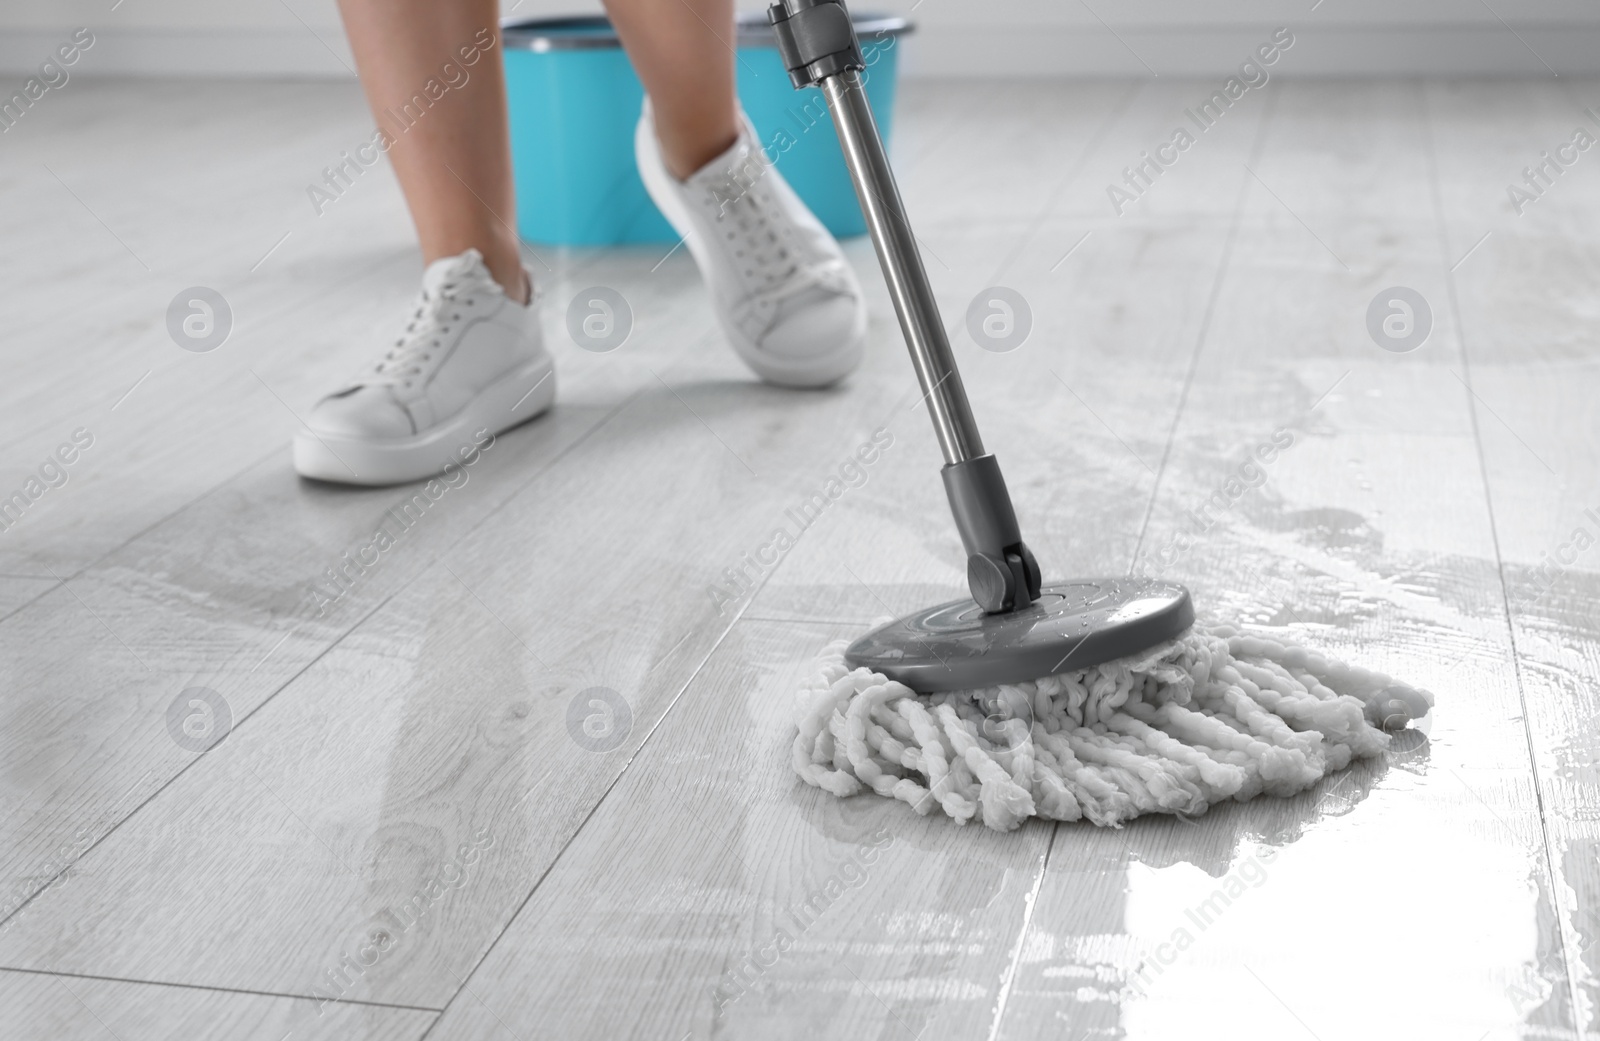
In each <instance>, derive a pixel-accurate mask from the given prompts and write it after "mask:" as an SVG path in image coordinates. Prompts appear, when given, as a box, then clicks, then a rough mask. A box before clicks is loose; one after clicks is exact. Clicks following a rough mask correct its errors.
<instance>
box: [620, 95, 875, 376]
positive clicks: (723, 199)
mask: <svg viewBox="0 0 1600 1041" xmlns="http://www.w3.org/2000/svg"><path fill="white" fill-rule="evenodd" d="M739 122H740V132H739V140H738V141H736V142H734V145H733V147H732V148H729V149H728V150H727V151H726V152H724V153H723V154H722V155H719V156H718V157H717V158H715V159H713V160H711V162H709V163H707V164H706V165H705V166H703V167H701V168H700V169H699V170H698V171H696V172H695V173H694V174H692V175H690V177H689V179H688V180H687V181H679V180H678V179H677V178H675V177H673V176H672V174H671V173H669V172H668V171H667V168H666V165H665V164H664V163H663V162H662V159H661V146H660V144H659V143H658V142H657V141H656V134H655V120H654V119H653V118H652V115H651V111H650V102H649V100H648V99H646V101H645V105H644V112H643V114H642V115H640V117H639V125H638V127H637V129H636V130H635V131H634V140H633V147H634V154H635V157H636V158H637V160H638V163H639V176H640V178H641V179H642V180H643V181H644V186H645V188H646V190H648V191H649V192H650V198H652V199H653V200H655V204H656V206H657V207H658V208H659V209H660V210H661V212H662V213H663V214H664V215H665V216H666V218H667V220H668V221H670V222H671V224H672V226H673V227H674V228H675V229H677V232H678V234H679V235H683V236H685V238H686V240H687V243H688V246H689V252H690V253H691V254H693V255H694V259H695V263H696V264H697V265H699V268H700V274H701V275H702V276H703V277H704V278H705V280H706V286H707V288H708V289H709V290H710V293H711V303H712V306H713V307H714V308H715V309H716V312H717V319H718V320H719V321H720V323H721V325H722V330H723V333H724V334H725V335H726V336H727V337H728V339H729V341H731V342H732V344H733V348H734V350H736V351H738V353H739V356H740V357H741V358H743V359H744V361H745V364H747V365H749V366H750V368H752V369H754V370H755V372H756V375H758V376H760V377H761V378H762V379H764V380H766V381H767V382H769V383H776V384H780V385H782V386H786V387H824V386H827V385H828V384H830V383H834V382H836V381H837V380H839V379H841V378H842V377H844V376H845V375H847V374H848V373H849V372H851V371H852V370H853V369H855V367H856V366H857V365H859V364H861V356H862V345H863V343H864V341H865V339H866V331H867V312H866V307H865V305H864V303H863V301H862V297H861V286H860V283H858V282H857V281H856V276H855V272H854V271H853V270H852V269H851V267H850V265H849V263H848V262H847V261H846V260H845V259H844V253H843V252H842V251H840V249H839V243H838V242H836V241H834V238H833V236H832V235H830V234H828V230H827V229H826V228H824V227H823V226H822V223H821V222H820V221H818V220H817V218H816V217H815V216H813V215H812V213H811V211H810V210H809V209H807V208H806V204H805V203H803V202H801V201H800V198H799V196H797V195H795V193H794V190H793V189H792V188H790V187H789V185H788V183H787V182H785V181H784V179H783V176H782V175H781V174H779V173H778V171H777V169H775V168H774V167H773V165H772V164H771V163H770V162H768V161H767V157H766V156H765V154H763V153H762V151H761V146H760V143H759V142H758V140H757V138H756V134H755V130H754V128H752V127H751V126H750V121H749V120H748V119H746V118H745V116H744V114H743V113H740V115H739Z"/></svg>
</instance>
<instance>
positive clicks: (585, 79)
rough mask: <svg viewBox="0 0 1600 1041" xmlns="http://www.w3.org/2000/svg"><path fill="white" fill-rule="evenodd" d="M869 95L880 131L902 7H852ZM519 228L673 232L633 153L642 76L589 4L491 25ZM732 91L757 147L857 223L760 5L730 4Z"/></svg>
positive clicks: (818, 107)
mask: <svg viewBox="0 0 1600 1041" xmlns="http://www.w3.org/2000/svg"><path fill="white" fill-rule="evenodd" d="M854 19H855V27H856V35H857V36H858V37H860V39H861V50H862V52H863V53H864V54H865V56H866V60H867V70H866V72H864V73H863V74H862V75H863V78H864V79H865V80H866V83H867V99H868V101H869V102H870V103H871V105H872V115H873V118H874V119H876V120H877V123H878V129H879V131H880V132H881V133H882V134H883V138H884V141H885V142H886V143H887V141H888V138H889V128H890V123H891V112H892V110H893V107H894V90H895V72H896V69H897V68H898V64H899V48H898V46H897V42H898V40H899V39H900V37H901V36H903V35H905V34H906V33H908V32H910V30H911V24H910V23H909V22H908V21H906V20H905V19H903V18H889V17H875V16H871V15H856V16H854ZM501 33H502V38H503V41H504V52H505V63H506V90H507V94H508V99H509V103H510V118H511V162H512V167H513V170H514V173H515V177H516V192H517V213H518V217H517V230H518V232H519V233H521V235H522V237H523V238H524V239H527V240H528V241H529V242H538V243H543V244H547V245H554V246H610V245H615V244H618V243H625V242H659V243H674V242H677V241H678V235H677V234H676V233H675V232H674V231H673V230H672V226H671V225H670V224H668V223H667V219H666V218H665V217H663V216H662V215H661V211H659V210H657V209H656V207H655V204H654V203H652V202H651V201H650V196H649V195H648V194H646V192H645V189H644V184H643V183H642V182H641V181H640V180H639V171H638V168H637V167H636V166H635V164H634V159H633V130H634V125H635V124H636V123H637V122H638V121H639V108H640V106H641V104H642V103H643V101H644V87H643V85H642V84H640V82H639V78H638V76H636V75H635V74H634V71H633V66H631V65H630V64H629V63H628V58H627V55H626V54H624V53H623V50H622V45H621V43H620V42H619V41H618V39H617V34H616V32H615V31H614V30H613V29H612V28H611V23H610V22H609V21H607V20H606V19H605V18H602V17H599V16H593V17H578V18H541V19H533V20H528V21H518V22H507V23H506V24H505V25H503V26H501ZM738 53H739V63H738V79H739V102H740V104H742V105H743V106H744V110H745V114H746V115H748V116H749V117H750V122H751V123H752V124H753V125H754V126H755V129H756V134H757V136H759V137H760V139H761V145H762V149H763V150H764V151H765V152H766V154H767V156H768V157H769V158H770V159H772V160H773V161H774V162H775V163H776V164H777V166H778V169H779V170H781V171H782V172H783V176H784V179H785V180H787V181H788V182H789V184H790V186H792V187H793V188H794V190H795V192H796V193H797V194H798V195H799V196H800V198H801V199H803V200H805V203H806V205H807V206H809V207H811V212H813V213H815V214H816V215H817V218H818V219H819V220H821V221H822V223H823V224H824V225H825V226H826V227H827V228H828V230H829V231H831V232H833V234H834V235H835V236H837V237H839V238H845V237H848V236H851V235H861V234H864V233H865V232H866V230H867V226H866V222H865V221H864V220H863V219H862V216H861V208H860V207H859V206H858V205H857V203H856V196H855V189H854V188H853V187H852V186H851V184H850V172H849V171H848V170H847V169H846V168H845V165H844V158H843V157H842V156H841V155H840V152H839V140H838V138H837V137H836V136H835V135H834V131H833V121H832V120H831V119H830V118H829V117H828V107H827V103H826V101H825V100H824V98H823V96H822V92H821V91H820V90H815V89H807V90H795V89H794V86H793V85H792V84H791V83H790V82H789V74H788V73H787V72H786V71H784V68H783V62H782V61H780V60H779V58H778V50H777V43H776V41H775V40H774V39H773V35H772V28H771V26H770V25H768V24H767V20H766V16H765V15H762V14H744V15H740V16H739V47H738Z"/></svg>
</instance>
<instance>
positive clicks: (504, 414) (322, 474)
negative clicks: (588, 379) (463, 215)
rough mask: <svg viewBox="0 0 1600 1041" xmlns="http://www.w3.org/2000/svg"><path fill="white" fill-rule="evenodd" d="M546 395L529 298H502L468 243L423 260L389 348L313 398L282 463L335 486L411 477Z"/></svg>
mask: <svg viewBox="0 0 1600 1041" xmlns="http://www.w3.org/2000/svg"><path fill="white" fill-rule="evenodd" d="M529 282H530V284H531V282H532V279H531V278H530V279H529ZM555 396H556V375H555V363H554V362H553V361H552V360H551V358H550V355H549V354H548V353H546V351H545V349H544V336H543V333H542V332H541V331H540V329H539V313H538V307H537V300H536V299H535V300H530V301H529V302H528V303H527V305H526V306H524V305H523V304H519V303H517V302H516V301H515V300H512V299H510V298H509V297H507V296H506V294H505V292H504V290H502V289H501V288H500V285H499V283H497V282H496V281H495V280H494V278H493V276H491V275H490V274H489V269H488V268H486V267H484V265H483V257H482V256H481V255H480V254H479V253H478V251H477V250H475V249H469V250H467V251H466V252H465V253H462V254H461V255H460V256H455V257H445V258H443V259H440V260H436V261H434V262H433V263H432V264H429V265H428V270H427V271H426V272H424V273H423V276H422V292H421V293H420V294H419V295H418V297H417V309H416V313H414V314H413V315H412V316H411V321H410V322H409V323H408V324H407V325H406V328H405V332H404V333H403V334H402V335H401V337H400V338H399V339H398V340H396V341H395V343H394V346H393V347H391V348H390V349H389V350H388V352H387V353H385V354H384V356H383V357H382V358H380V359H378V361H377V363H376V364H375V365H372V366H370V367H368V368H367V369H365V370H363V371H362V372H360V373H359V374H357V376H356V377H355V378H354V379H352V380H351V381H350V383H349V384H348V385H347V386H345V387H344V388H342V389H340V390H337V391H335V392H333V393H332V394H330V395H328V396H327V397H325V398H323V399H322V400H321V401H319V402H317V404H316V406H315V407H314V408H313V409H312V410H311V414H310V415H309V416H308V417H307V419H306V426H307V427H309V428H310V429H309V430H301V431H300V432H299V433H298V434H296V435H295V439H294V468H295V470H297V471H298V472H299V473H301V474H302V475H304V476H306V477H316V478H320V479H321V480H324V481H338V482H340V483H342V484H370V485H380V484H397V483H399V482H402V481H415V480H420V479H421V478H424V477H430V476H432V475H434V474H437V473H439V472H440V471H441V470H443V469H444V467H445V464H447V463H450V462H460V455H461V451H462V450H463V449H464V448H466V449H470V448H471V446H473V445H474V444H475V443H476V440H477V439H478V438H482V437H485V436H488V435H489V434H498V433H499V432H500V431H502V430H506V429H508V428H510V427H513V426H516V425H517V424H518V423H521V422H523V421H525V420H528V419H531V418H533V417H534V416H536V415H538V414H539V413H541V412H543V411H544V410H545V409H547V408H549V407H550V403H551V402H552V401H554V400H555ZM475 435H476V436H475Z"/></svg>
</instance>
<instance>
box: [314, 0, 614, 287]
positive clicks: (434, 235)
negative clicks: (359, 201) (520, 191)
mask: <svg viewBox="0 0 1600 1041" xmlns="http://www.w3.org/2000/svg"><path fill="white" fill-rule="evenodd" d="M636 2H637V0H636ZM339 10H340V13H341V15H343V18H344V25H345V31H346V33H347V34H348V35H349V37H350V46H351V48H352V49H353V50H354V51H355V55H356V65H357V67H358V68H359V69H360V72H361V84H362V87H363V88H364V89H365V90H366V94H367V101H368V103H369V104H370V105H371V106H372V112H373V115H374V116H375V118H376V119H377V122H378V126H379V127H380V128H382V129H384V130H387V131H388V132H389V133H390V134H391V135H392V136H393V137H394V139H395V140H394V146H393V147H392V148H390V150H389V161H390V162H391V163H392V164H393V165H394V171H395V176H396V177H398V178H399V180H400V188H401V190H402V191H403V192H404V193H405V197H406V205H407V206H409V207H410V209H411V219H412V221H413V222H414V223H415V224H416V226H417V238H418V240H419V241H420V243H421V245H422V258H423V262H424V263H432V262H433V261H435V260H438V259H439V258H440V257H451V256H455V255H456V254H459V253H462V252H464V251H466V250H468V249H477V250H478V252H479V253H482V254H483V259H484V264H485V265H486V266H487V267H488V269H489V272H490V274H492V275H493V276H494V278H495V281H497V282H499V283H500V285H501V287H502V288H504V289H505V291H506V294H507V295H508V296H510V297H511V298H512V299H514V300H518V301H526V300H527V298H528V289H529V287H528V286H527V285H525V284H524V279H523V274H522V260H521V257H520V255H519V253H518V245H519V244H518V241H517V235H516V232H515V231H513V230H512V229H514V228H515V227H516V204H515V200H514V198H513V194H512V182H511V148H510V144H509V142H508V134H507V130H506V91H505V76H504V70H503V68H502V66H501V59H500V43H499V39H500V30H499V10H498V7H497V5H496V3H495V0H339ZM485 39H493V40H494V45H493V46H492V47H489V48H484V47H482V46H481V43H482V41H483V40H485ZM463 48H466V49H467V50H468V52H469V54H470V53H471V52H472V51H474V50H476V51H477V54H478V57H477V59H476V61H475V62H474V63H473V64H471V65H468V64H466V63H465V62H464V61H463V58H462V53H461V52H462V49H463ZM447 63H448V64H449V65H450V66H451V68H449V69H446V68H445V66H446V64H447ZM430 80H431V81H433V82H434V83H435V84H436V85H435V86H434V87H433V88H432V90H433V92H434V93H438V91H439V89H440V87H441V86H443V87H445V88H446V91H445V93H444V94H443V95H442V96H441V97H439V98H438V99H437V100H436V101H433V103H432V104H431V106H429V107H427V108H426V109H425V110H423V111H422V114H421V115H416V114H415V113H417V112H418V111H419V109H420V108H421V106H420V105H419V103H418V99H421V101H422V102H428V101H431V100H432V99H430V98H429V95H428V93H427V89H426V88H427V84H428V83H429V81H430ZM452 81H453V82H454V83H455V84H457V85H451V84H452ZM407 106H410V112H409V113H406V116H405V118H406V119H408V120H414V122H412V123H411V125H410V126H409V127H408V128H407V129H405V130H404V131H403V132H402V131H401V129H400V127H401V125H402V124H401V122H400V121H399V117H398V116H396V115H391V113H402V112H403V111H404V110H405V109H406V107H407Z"/></svg>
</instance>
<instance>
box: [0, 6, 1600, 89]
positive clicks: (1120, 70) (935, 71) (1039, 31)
mask: <svg viewBox="0 0 1600 1041" xmlns="http://www.w3.org/2000/svg"><path fill="white" fill-rule="evenodd" d="M1271 28H1272V27H1270V26H1265V25H1248V26H1243V25H1240V26H1190V27H1182V26H1180V27H1163V28H1160V29H1135V28H1127V29H1123V28H1118V29H1117V35H1116V36H1113V35H1112V34H1111V33H1109V32H1108V31H1106V30H1105V29H1104V28H1101V27H1098V26H1096V27H1093V28H1082V27H1076V26H1065V25H1058V24H1037V25H1027V26H1016V25H1010V26H994V25H976V24H974V25H955V24H938V25H933V26H926V27H923V28H921V29H919V30H918V31H917V32H916V33H915V34H913V35H912V36H911V37H909V38H908V39H907V40H906V41H905V59H904V61H905V64H904V73H905V75H907V76H914V77H924V76H925V77H944V76H953V77H994V76H1001V77H1016V76H1024V77H1107V76H1133V77H1140V76H1150V75H1151V74H1152V73H1151V70H1154V72H1155V73H1157V74H1159V75H1162V76H1214V75H1219V74H1226V73H1228V72H1230V71H1231V70H1233V69H1234V68H1235V67H1236V66H1237V65H1238V64H1239V63H1240V62H1241V61H1244V60H1245V58H1246V57H1247V56H1248V55H1249V54H1250V52H1251V50H1253V49H1254V48H1255V46H1256V45H1257V44H1258V43H1260V42H1261V41H1262V40H1264V39H1265V38H1266V37H1267V36H1268V35H1269V34H1270V32H1271ZM1290 28H1291V29H1292V30H1293V31H1294V33H1295V43H1294V46H1293V48H1291V49H1290V50H1289V51H1288V52H1286V53H1285V54H1284V55H1283V57H1282V59H1281V60H1280V61H1279V62H1278V63H1277V65H1276V66H1274V68H1273V70H1272V71H1273V72H1274V73H1275V74H1277V75H1281V76H1402V77H1412V76H1549V75H1551V70H1552V69H1553V70H1554V71H1555V72H1559V73H1560V74H1561V75H1562V76H1593V75H1600V21H1597V22H1596V23H1595V24H1573V25H1564V26H1563V25H1548V24H1545V25H1536V26H1535V25H1529V26H1520V25H1518V26H1514V28H1515V29H1516V32H1515V33H1512V32H1511V31H1510V30H1508V29H1506V28H1504V27H1502V26H1499V25H1495V26H1493V27H1487V26H1481V25H1471V26H1468V25H1414V26H1342V27H1329V28H1319V27H1317V26H1315V25H1309V26H1306V25H1302V26H1290ZM71 31H72V30H71V28H70V27H68V28H62V29H48V30H41V29H10V30H7V31H6V32H5V33H4V34H3V35H0V77H4V76H9V77H15V78H20V77H21V76H25V75H27V73H29V72H30V71H32V70H33V69H35V68H36V67H37V66H38V64H39V63H40V62H41V61H43V60H45V58H46V57H48V56H49V55H50V53H51V52H52V51H53V50H54V49H55V48H56V47H57V46H58V45H59V44H61V43H62V42H63V41H64V40H65V39H66V38H67V36H69V35H70V33H71ZM1118 37H1120V40H1119V39H1118ZM1519 37H1520V39H1519ZM1546 63H1548V65H1549V68H1547V67H1546ZM353 65H354V60H353V59H352V58H351V56H350V49H349V46H348V45H347V44H346V43H345V40H344V35H343V33H341V32H340V31H339V30H338V29H337V28H331V27H329V28H319V29H317V30H316V32H315V34H313V33H312V32H311V31H310V30H307V29H304V28H295V29H292V30H288V29H274V30H261V29H250V30H248V31H245V30H221V29H217V30H170V31H168V30H153V29H117V28H101V29H97V30H95V43H94V46H93V47H92V48H91V49H90V50H89V51H87V52H85V53H84V55H83V56H82V60H80V61H79V62H78V64H77V65H75V66H73V68H72V69H71V70H70V71H71V72H72V73H73V74H74V75H85V76H108V75H114V76H164V77H165V76H180V77H181V76H202V77H229V78H254V77H303V78H330V77H331V78H348V77H350V76H351V75H352V73H351V72H350V68H351V67H352V66H353ZM12 85H13V84H6V83H5V82H4V80H3V79H0V86H12Z"/></svg>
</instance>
